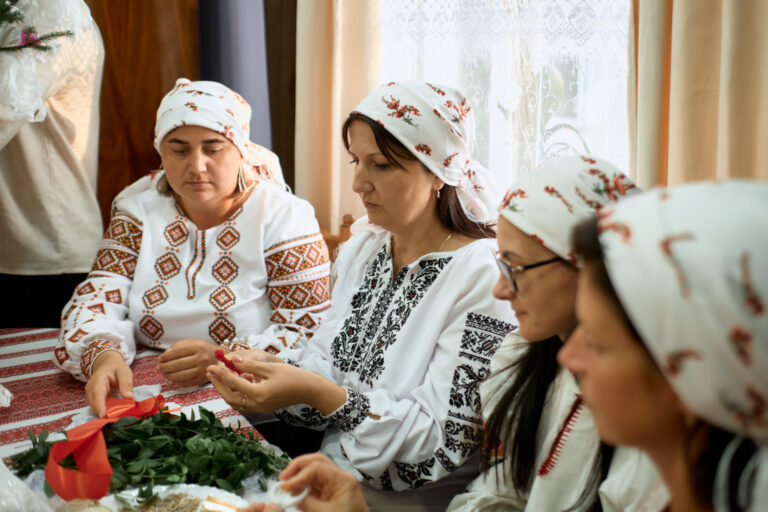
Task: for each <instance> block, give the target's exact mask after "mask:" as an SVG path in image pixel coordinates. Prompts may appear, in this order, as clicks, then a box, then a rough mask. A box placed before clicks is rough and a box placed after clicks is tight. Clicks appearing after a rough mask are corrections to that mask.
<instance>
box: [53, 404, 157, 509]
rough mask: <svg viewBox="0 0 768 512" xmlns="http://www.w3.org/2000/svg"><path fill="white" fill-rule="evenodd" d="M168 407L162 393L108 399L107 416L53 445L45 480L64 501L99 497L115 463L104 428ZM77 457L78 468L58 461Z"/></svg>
mask: <svg viewBox="0 0 768 512" xmlns="http://www.w3.org/2000/svg"><path fill="white" fill-rule="evenodd" d="M163 407H165V399H164V398H163V396H162V395H157V396H155V397H152V398H148V399H146V400H143V401H141V402H136V401H134V400H127V399H124V398H107V417H106V418H102V419H95V420H92V421H89V422H88V423H86V424H84V425H80V426H79V427H75V428H72V429H70V430H68V431H67V440H66V441H61V442H59V443H55V444H54V445H53V446H51V452H50V454H49V455H48V462H47V464H46V467H45V479H46V480H47V482H48V484H49V485H50V486H51V488H52V489H53V490H54V491H55V492H56V494H58V495H59V496H60V497H61V498H62V499H64V500H65V501H70V500H73V499H76V498H87V499H94V500H98V499H100V498H102V497H104V496H106V495H107V493H108V492H109V483H110V481H111V480H112V466H111V465H110V464H109V459H108V457H107V443H106V441H105V440H104V434H103V433H102V431H101V429H102V428H104V426H105V425H109V424H111V423H114V422H116V421H117V420H119V419H120V418H123V417H126V416H132V417H135V418H144V417H146V416H151V415H153V414H156V413H158V412H160V411H161V410H162V408H163ZM70 454H71V455H72V456H73V457H74V458H75V462H76V463H77V467H78V469H79V471H78V470H74V469H67V468H65V467H62V466H60V465H59V463H60V462H61V461H62V460H64V459H65V458H67V457H68V456H69V455H70Z"/></svg>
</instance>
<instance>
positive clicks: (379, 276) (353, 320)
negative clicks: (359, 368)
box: [331, 245, 391, 372]
mask: <svg viewBox="0 0 768 512" xmlns="http://www.w3.org/2000/svg"><path fill="white" fill-rule="evenodd" d="M388 256H389V249H388V247H387V245H383V246H382V247H381V249H380V250H379V252H378V254H376V258H375V259H374V260H373V263H371V265H370V266H369V267H368V270H367V271H366V274H365V277H364V278H363V284H362V286H360V289H359V290H358V291H357V292H356V293H355V295H354V296H353V297H352V314H351V315H349V317H347V319H346V320H345V321H344V325H343V327H342V329H341V331H340V332H339V334H338V335H337V336H336V338H335V339H334V340H333V343H332V345H331V355H332V356H333V364H334V365H335V366H336V367H337V368H338V369H339V370H341V371H342V372H348V371H350V370H351V368H352V365H353V363H354V361H355V360H356V359H358V358H359V354H358V353H357V352H359V351H360V350H362V347H361V344H360V343H356V342H357V333H358V332H360V331H362V330H363V329H362V324H363V321H364V319H365V317H366V316H368V310H369V309H370V307H371V304H372V302H373V297H374V292H375V291H376V290H377V289H378V288H379V287H380V286H384V285H385V283H386V280H385V279H386V275H387V273H390V274H391V265H386V263H387V261H388V259H389V258H388ZM387 267H389V268H387ZM387 270H389V272H387Z"/></svg>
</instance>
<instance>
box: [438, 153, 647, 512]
mask: <svg viewBox="0 0 768 512" xmlns="http://www.w3.org/2000/svg"><path fill="white" fill-rule="evenodd" d="M637 192H638V189H637V188H636V187H635V185H634V184H633V183H632V182H631V181H629V179H627V178H626V176H624V174H623V173H622V172H621V171H620V170H619V169H617V168H616V167H614V166H613V165H611V164H610V163H608V162H606V161H604V160H601V159H598V158H592V157H581V156H568V157H563V158H559V159H556V160H551V161H548V162H546V163H544V164H542V165H541V166H539V167H538V168H537V169H535V170H533V171H531V172H529V173H526V174H524V175H522V176H521V177H520V178H518V179H517V181H516V182H515V183H514V184H513V185H512V188H511V189H510V190H509V191H508V192H507V194H506V196H505V197H504V200H503V202H502V204H501V208H500V216H499V223H498V245H499V254H498V256H497V261H498V265H499V270H500V272H501V275H500V276H499V279H498V282H497V283H496V286H495V288H494V295H495V296H496V297H497V298H498V299H500V300H504V301H508V302H509V305H510V306H511V308H512V309H513V310H514V311H515V314H516V315H517V320H518V322H519V329H518V331H517V333H515V334H510V335H509V336H508V337H507V338H506V339H505V340H504V342H503V343H502V346H501V347H500V348H499V350H498V351H497V353H496V355H495V356H494V358H493V361H492V363H491V367H492V370H493V374H492V375H491V377H490V378H489V379H488V380H486V381H485V382H484V383H483V384H482V385H481V388H480V389H481V391H480V393H481V398H482V402H483V418H484V422H485V436H486V441H485V444H484V449H483V452H482V462H483V466H484V467H485V468H486V471H485V472H484V473H483V474H482V475H481V476H480V477H479V478H478V479H476V480H475V481H474V482H472V484H471V485H470V486H469V488H468V489H467V492H465V493H462V494H460V495H458V496H456V498H455V499H454V500H453V502H452V503H451V506H450V507H449V510H451V511H472V512H477V511H493V510H530V511H539V510H553V511H554V510H590V509H592V508H593V507H596V506H599V505H598V504H599V502H600V500H599V499H598V492H597V490H598V485H599V484H600V482H601V481H602V480H603V479H604V477H605V475H606V473H607V465H608V464H609V463H610V462H611V458H612V453H610V449H608V448H606V447H603V448H601V446H600V442H599V439H598V436H597V432H596V431H595V428H594V422H593V420H592V417H591V416H590V414H589V413H588V411H585V409H584V405H583V403H582V400H581V398H580V396H579V394H578V389H577V385H576V380H575V379H574V377H573V375H572V374H571V373H570V372H568V371H567V370H565V369H563V368H561V367H560V366H559V365H558V363H557V352H558V350H559V349H560V347H561V346H562V344H563V342H564V341H565V340H566V339H567V338H568V337H569V336H570V335H571V333H572V332H573V330H574V328H575V327H576V312H575V308H574V302H575V298H576V282H577V276H578V273H579V272H578V270H579V269H578V266H579V264H578V262H577V261H576V259H575V258H574V256H573V254H571V252H570V249H569V246H570V233H571V229H572V227H573V226H575V225H576V224H578V223H579V222H580V221H582V220H584V219H587V218H589V217H591V216H592V215H594V213H595V211H597V210H598V209H600V208H602V207H604V206H605V205H608V204H612V203H615V202H616V201H618V200H620V199H622V198H624V197H625V196H626V195H632V194H634V193H637ZM618 459H619V463H620V464H621V468H622V470H623V471H624V472H627V471H628V472H630V473H632V472H634V473H635V474H634V477H635V479H636V480H637V481H636V482H634V483H635V484H636V485H637V486H638V487H643V486H645V484H644V483H643V482H642V481H641V478H645V477H646V476H648V475H646V474H645V472H644V471H643V469H642V465H643V463H644V461H643V460H641V459H640V457H639V454H638V453H634V454H633V453H626V454H621V457H618ZM646 467H649V466H648V465H647V464H646ZM618 471H619V469H618V468H616V469H614V470H613V471H612V472H613V474H614V475H615V474H617V472H618ZM650 473H651V474H650V480H655V478H654V475H653V474H652V473H653V472H652V471H650ZM606 492H607V493H608V496H605V497H604V499H603V500H602V507H603V510H622V511H626V510H634V509H635V508H636V505H637V504H636V503H633V499H632V498H633V495H634V494H636V492H635V491H634V490H632V489H630V488H629V486H613V488H611V489H608V490H607V491H606ZM609 502H610V503H609Z"/></svg>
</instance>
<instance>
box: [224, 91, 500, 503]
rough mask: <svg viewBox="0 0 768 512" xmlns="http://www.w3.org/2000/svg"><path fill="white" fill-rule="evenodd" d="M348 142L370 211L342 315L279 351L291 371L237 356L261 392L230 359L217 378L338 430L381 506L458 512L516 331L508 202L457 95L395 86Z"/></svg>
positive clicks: (342, 281)
mask: <svg viewBox="0 0 768 512" xmlns="http://www.w3.org/2000/svg"><path fill="white" fill-rule="evenodd" d="M343 138H344V143H345V145H346V147H347V148H348V150H349V154H350V158H351V160H352V162H353V164H354V166H355V176H354V181H353V189H354V191H355V192H356V193H358V194H359V195H360V197H361V199H362V201H363V203H364V205H365V207H366V209H367V212H368V217H367V219H363V220H361V221H359V222H358V224H357V225H356V226H354V227H355V230H356V231H357V234H356V235H355V236H354V237H352V239H350V240H349V241H348V242H347V243H346V244H344V245H343V246H342V248H341V251H340V253H339V256H338V258H337V260H336V263H335V267H334V268H335V273H336V281H335V285H334V289H333V297H332V306H331V309H330V310H329V314H328V320H327V321H326V323H324V324H323V326H321V327H320V329H319V330H318V332H317V334H316V335H315V338H314V339H313V343H312V345H311V346H307V347H305V348H303V349H294V350H289V351H283V352H282V353H281V354H280V358H282V360H284V361H285V362H288V363H290V364H274V363H266V362H254V361H252V360H245V361H242V360H241V361H238V362H236V363H235V364H236V365H237V366H238V367H239V368H240V369H241V370H245V371H246V372H249V373H251V374H253V375H255V376H256V377H257V380H258V382H257V383H255V384H252V383H250V382H248V381H247V380H245V379H241V378H238V377H237V376H236V375H235V374H234V373H232V372H230V371H228V370H226V369H225V368H224V367H223V366H216V367H211V369H210V371H211V380H212V382H213V383H214V385H215V386H216V387H217V388H218V389H219V391H220V392H221V393H222V395H223V396H224V398H225V399H226V400H227V401H228V402H229V403H231V404H232V405H234V406H237V407H241V408H242V409H244V410H246V411H251V412H272V411H275V412H276V415H277V416H278V417H279V418H281V419H283V420H285V421H287V422H295V423H298V424H301V425H304V426H309V427H313V428H316V429H324V430H325V436H324V440H323V446H322V451H323V452H324V453H326V454H327V455H328V456H330V458H331V459H333V460H334V461H335V462H336V463H337V464H339V465H340V466H341V467H342V468H343V469H346V470H347V471H350V472H353V473H354V474H355V475H357V477H358V478H359V479H361V480H363V479H364V480H365V481H366V483H367V485H365V486H364V491H365V494H366V498H367V500H368V502H369V504H370V505H371V507H372V508H373V509H381V508H383V507H386V506H390V507H393V508H397V509H398V510H408V508H407V507H408V505H410V506H411V507H412V508H413V509H416V510H444V509H445V506H446V505H447V503H448V501H449V500H450V498H451V496H453V495H454V494H456V493H458V492H461V490H462V489H463V488H464V486H465V485H466V483H467V482H468V481H469V480H470V479H471V478H472V477H473V475H474V473H475V472H476V470H477V465H476V463H474V459H473V455H474V454H475V452H476V451H477V449H478V447H479V443H480V439H481V421H480V417H479V397H478V392H477V389H478V385H479V383H480V381H481V380H482V379H483V378H485V377H486V376H487V375H488V366H489V362H490V358H491V356H492V355H493V353H494V351H495V349H496V347H497V345H498V344H499V343H500V341H501V340H502V338H503V337H504V336H505V335H506V334H507V333H508V332H510V331H511V330H512V329H513V328H514V317H513V315H512V312H511V311H510V310H509V308H506V307H504V305H503V304H502V303H500V302H498V301H496V300H494V298H493V297H492V296H491V295H490V293H489V290H490V289H491V288H492V286H493V283H494V281H495V280H496V276H497V274H498V270H497V269H496V263H495V261H494V258H493V254H492V249H493V248H495V243H494V241H493V240H492V237H493V236H494V231H493V229H492V226H493V223H494V222H495V217H496V213H495V207H496V204H498V200H499V198H498V197H497V196H496V195H495V194H494V189H493V187H492V184H491V183H490V180H489V176H488V173H487V171H486V170H485V169H484V168H483V167H482V166H481V165H480V164H478V163H477V162H475V161H473V160H472V158H471V150H472V146H473V144H474V115H473V112H472V110H471V108H470V106H469V104H468V102H467V100H466V98H465V97H464V96H463V95H461V93H459V92H458V91H456V90H453V89H450V88H447V87H438V86H435V85H433V84H426V83H389V84H387V85H384V86H382V87H380V88H379V89H377V90H375V91H373V92H372V93H371V94H370V95H368V96H367V97H366V98H365V99H364V100H363V101H362V102H361V103H360V104H359V105H358V106H357V108H356V110H355V111H354V112H353V113H352V114H351V115H350V116H349V118H348V119H347V121H346V123H345V124H344V127H343ZM262 356H263V354H262ZM233 359H234V360H236V361H237V360H238V359H247V358H239V357H236V356H233ZM468 461H469V463H468ZM392 490H395V491H408V492H399V493H392V492H387V491H392Z"/></svg>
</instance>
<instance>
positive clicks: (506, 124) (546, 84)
mask: <svg viewBox="0 0 768 512" xmlns="http://www.w3.org/2000/svg"><path fill="white" fill-rule="evenodd" d="M629 6H630V4H629V2H628V1H627V0H506V1H505V0H385V1H382V2H380V10H381V12H380V16H381V23H382V25H381V35H380V37H381V57H380V71H381V77H382V80H383V81H390V80H425V81H428V82H434V83H437V84H444V85H452V86H454V87H457V88H458V89H459V90H461V91H462V92H463V93H464V94H465V95H467V97H468V98H469V100H470V102H471V104H472V106H473V108H474V109H475V116H476V119H477V134H476V135H477V147H476V149H475V157H476V158H477V159H478V160H479V161H480V162H481V163H483V164H485V165H486V166H487V167H488V168H489V169H490V170H491V172H492V173H493V174H494V176H495V177H496V179H497V183H498V185H499V191H500V192H503V190H505V189H506V188H508V187H509V186H510V185H511V183H512V181H513V180H514V179H515V177H516V176H518V175H519V174H520V173H522V172H525V171H527V170H530V169H532V168H534V167H536V166H537V165H538V164H539V163H540V162H542V161H543V160H546V159H548V158H551V157H554V156H558V155H562V154H569V153H582V154H584V153H591V154H594V155H597V156H600V157H603V158H606V159H607V160H610V161H611V162H613V163H614V164H616V165H617V166H619V168H621V169H624V170H625V171H627V172H628V165H629V136H628V122H627V68H628V66H627V64H628V63H627V55H628V52H627V37H628V26H629Z"/></svg>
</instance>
